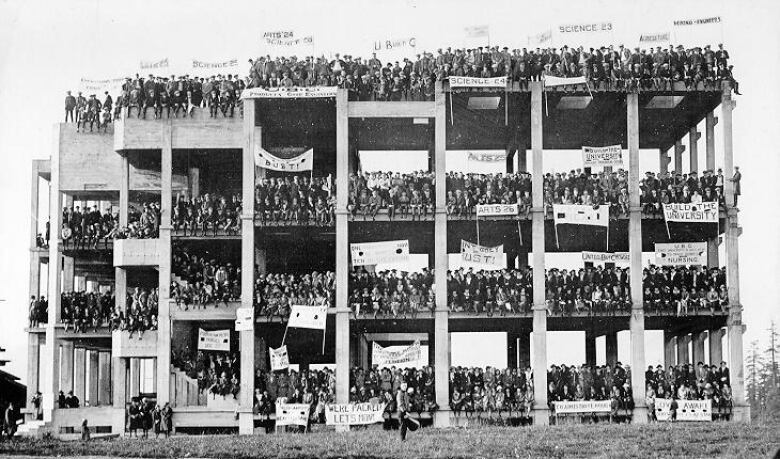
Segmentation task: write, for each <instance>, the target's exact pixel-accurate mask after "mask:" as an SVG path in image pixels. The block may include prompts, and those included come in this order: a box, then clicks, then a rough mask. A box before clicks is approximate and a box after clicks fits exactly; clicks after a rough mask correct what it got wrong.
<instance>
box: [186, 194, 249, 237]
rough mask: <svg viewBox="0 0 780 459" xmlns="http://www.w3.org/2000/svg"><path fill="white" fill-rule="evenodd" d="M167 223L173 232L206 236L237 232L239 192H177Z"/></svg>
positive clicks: (239, 222) (239, 225) (239, 203)
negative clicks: (197, 194) (189, 193)
mask: <svg viewBox="0 0 780 459" xmlns="http://www.w3.org/2000/svg"><path fill="white" fill-rule="evenodd" d="M172 211H173V216H172V217H171V224H172V225H173V231H174V234H181V235H182V236H198V234H200V236H206V235H207V234H208V235H213V236H217V235H218V234H222V235H228V236H230V235H238V234H241V195H240V194H226V195H222V194H219V193H205V194H203V195H200V196H187V194H186V193H179V194H177V195H176V197H175V198H174V200H173V207H172Z"/></svg>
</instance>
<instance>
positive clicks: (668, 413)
mask: <svg viewBox="0 0 780 459" xmlns="http://www.w3.org/2000/svg"><path fill="white" fill-rule="evenodd" d="M655 417H656V419H658V420H659V421H671V420H672V400H671V399H668V398H657V399H655ZM677 420H678V421H712V400H677Z"/></svg>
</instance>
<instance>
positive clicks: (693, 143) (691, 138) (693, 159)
mask: <svg viewBox="0 0 780 459" xmlns="http://www.w3.org/2000/svg"><path fill="white" fill-rule="evenodd" d="M700 138H701V132H699V131H698V130H697V129H696V126H694V127H692V128H691V131H690V132H689V133H688V143H689V147H690V149H691V151H690V153H689V155H690V156H689V159H690V167H689V168H690V171H691V172H699V143H698V142H699V139H700Z"/></svg>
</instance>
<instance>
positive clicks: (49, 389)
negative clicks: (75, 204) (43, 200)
mask: <svg viewBox="0 0 780 459" xmlns="http://www.w3.org/2000/svg"><path fill="white" fill-rule="evenodd" d="M63 127H64V125H59V124H58V125H57V126H56V127H55V129H54V136H53V139H54V149H53V151H52V155H51V181H50V182H49V183H50V187H49V189H50V196H49V221H50V222H51V225H50V227H51V238H50V241H49V289H48V292H47V294H46V296H47V297H48V298H49V317H48V323H47V324H46V347H45V348H44V349H45V352H44V355H43V356H42V360H43V362H44V365H47V371H45V372H43V374H44V375H45V379H44V381H43V383H42V384H41V393H42V395H43V420H44V421H46V422H51V420H52V414H53V411H54V409H55V408H56V402H57V396H58V390H59V385H60V381H59V379H60V374H59V367H60V360H59V342H58V340H57V329H56V326H57V324H58V323H59V322H60V312H61V311H60V303H61V301H60V300H61V298H60V282H61V278H60V267H61V266H62V254H61V252H60V250H59V237H60V226H62V224H61V221H62V193H60V150H59V145H60V129H62V128H63Z"/></svg>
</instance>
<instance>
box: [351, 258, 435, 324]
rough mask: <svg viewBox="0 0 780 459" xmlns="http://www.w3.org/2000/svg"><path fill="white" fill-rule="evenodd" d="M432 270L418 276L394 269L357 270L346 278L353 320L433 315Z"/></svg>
mask: <svg viewBox="0 0 780 459" xmlns="http://www.w3.org/2000/svg"><path fill="white" fill-rule="evenodd" d="M433 280H434V270H433V269H428V268H423V269H422V271H421V272H406V271H398V270H396V269H391V270H384V271H372V272H369V271H368V270H366V269H365V268H362V267H356V268H354V269H353V270H352V271H351V272H350V276H349V291H350V292H351V293H350V296H349V307H350V309H351V311H352V314H353V315H354V317H355V318H356V319H359V318H365V317H366V316H369V315H371V316H372V317H373V318H375V319H376V318H378V317H394V318H395V317H402V318H407V317H410V318H412V319H414V318H415V317H417V314H418V313H419V312H422V311H430V312H433V311H434V310H435V309H436V298H435V295H434V291H433Z"/></svg>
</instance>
